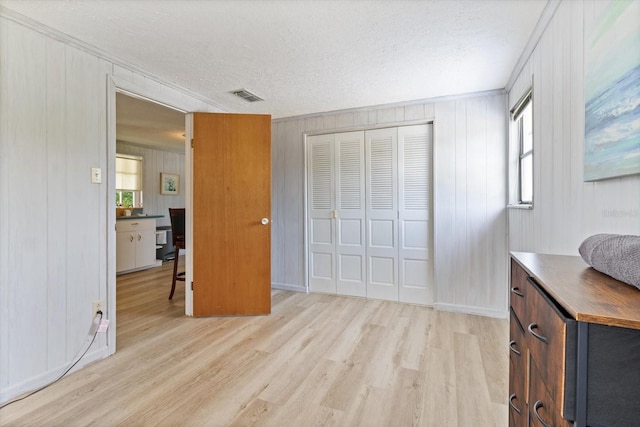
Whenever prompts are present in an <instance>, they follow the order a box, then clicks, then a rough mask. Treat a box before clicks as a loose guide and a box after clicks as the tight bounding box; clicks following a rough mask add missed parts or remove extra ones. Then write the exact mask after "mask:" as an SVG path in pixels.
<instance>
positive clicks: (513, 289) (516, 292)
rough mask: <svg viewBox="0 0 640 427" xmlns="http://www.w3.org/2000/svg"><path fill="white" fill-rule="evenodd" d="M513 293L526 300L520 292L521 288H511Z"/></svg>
mask: <svg viewBox="0 0 640 427" xmlns="http://www.w3.org/2000/svg"><path fill="white" fill-rule="evenodd" d="M511 292H512V293H514V294H516V295H518V296H519V297H520V298H524V294H523V293H522V292H520V288H516V287H515V286H514V287H513V288H511Z"/></svg>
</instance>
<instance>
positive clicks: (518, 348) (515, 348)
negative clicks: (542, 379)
mask: <svg viewBox="0 0 640 427" xmlns="http://www.w3.org/2000/svg"><path fill="white" fill-rule="evenodd" d="M509 340H510V341H509V426H510V427H519V426H522V427H526V426H527V417H528V415H527V413H528V406H527V399H526V390H527V368H526V367H527V364H526V362H527V359H528V354H529V353H528V351H527V348H526V343H525V336H524V331H523V330H522V326H521V325H520V322H518V320H517V318H516V317H515V314H514V313H513V311H512V312H511V321H510V333H509Z"/></svg>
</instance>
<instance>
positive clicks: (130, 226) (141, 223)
mask: <svg viewBox="0 0 640 427" xmlns="http://www.w3.org/2000/svg"><path fill="white" fill-rule="evenodd" d="M155 229H156V220H155V219H126V220H120V221H116V231H140V230H155Z"/></svg>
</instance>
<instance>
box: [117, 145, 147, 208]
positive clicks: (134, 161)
mask: <svg viewBox="0 0 640 427" xmlns="http://www.w3.org/2000/svg"><path fill="white" fill-rule="evenodd" d="M116 205H117V206H118V207H123V208H133V207H142V157H139V156H128V155H126V154H116Z"/></svg>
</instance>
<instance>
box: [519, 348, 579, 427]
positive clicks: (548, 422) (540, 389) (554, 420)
mask: <svg viewBox="0 0 640 427" xmlns="http://www.w3.org/2000/svg"><path fill="white" fill-rule="evenodd" d="M530 369H531V371H530V372H531V380H530V381H531V385H530V388H529V426H531V427H534V426H535V427H549V426H554V427H564V426H570V425H572V423H570V422H569V421H567V420H565V419H563V418H562V415H561V413H560V408H559V405H558V402H557V401H556V400H555V399H554V398H553V397H552V396H551V394H550V393H549V390H548V389H547V388H546V386H545V382H544V381H543V379H542V376H541V373H542V372H544V368H542V369H541V370H538V368H537V366H536V362H535V361H532V363H531V368H530Z"/></svg>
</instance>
